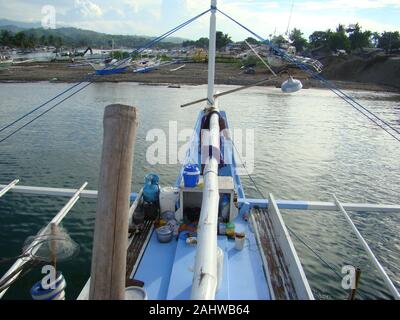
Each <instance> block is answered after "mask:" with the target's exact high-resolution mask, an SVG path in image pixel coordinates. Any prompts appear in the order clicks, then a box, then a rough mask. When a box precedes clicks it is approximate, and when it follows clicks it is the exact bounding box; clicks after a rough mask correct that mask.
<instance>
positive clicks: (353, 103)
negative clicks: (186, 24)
mask: <svg viewBox="0 0 400 320" xmlns="http://www.w3.org/2000/svg"><path fill="white" fill-rule="evenodd" d="M217 10H218V12H220V13H221V14H222V15H224V16H225V17H227V18H228V19H230V20H231V21H233V22H234V23H236V24H237V25H239V26H240V27H242V28H243V29H245V30H246V31H248V32H249V33H251V34H252V35H253V36H255V37H256V38H257V39H259V40H260V41H261V42H263V43H266V44H267V45H268V46H270V47H271V48H272V49H273V50H274V51H275V52H276V53H277V54H278V55H280V56H282V57H283V58H285V59H286V60H288V61H290V62H292V63H293V64H295V65H296V66H298V67H299V68H300V69H302V70H303V71H305V72H307V73H308V74H309V75H311V76H312V77H313V78H315V79H317V80H319V81H320V82H322V83H323V84H324V85H325V86H326V87H327V88H328V89H330V90H331V91H332V92H333V93H335V94H336V95H337V96H338V97H339V98H341V99H342V100H344V101H345V102H347V103H348V104H349V105H350V106H351V107H353V108H354V109H355V110H357V111H358V112H360V113H361V114H362V115H364V116H365V117H366V118H367V119H369V120H370V121H372V122H373V123H375V124H376V125H377V126H378V127H380V128H381V129H383V130H384V131H385V132H387V133H388V134H389V135H391V136H392V137H393V138H394V139H396V140H397V141H398V142H400V137H399V136H400V130H398V129H396V128H395V127H393V126H392V125H391V124H390V123H388V122H387V121H385V120H384V119H382V118H380V117H379V116H378V115H377V114H375V113H374V112H372V111H370V110H369V109H368V108H366V107H365V106H363V105H362V104H361V103H359V102H357V101H356V100H355V99H354V98H352V97H351V96H350V95H348V94H347V93H345V92H343V91H342V90H341V89H339V88H338V87H337V86H336V85H335V84H333V83H332V82H330V81H328V80H327V79H325V78H324V77H322V76H321V75H319V74H318V73H316V72H314V71H313V70H311V69H310V68H309V67H308V66H307V65H305V64H304V63H301V62H299V61H298V60H297V59H295V58H293V57H291V56H290V55H288V54H287V53H285V52H284V51H283V50H281V49H280V48H278V47H277V46H275V45H274V44H273V43H271V41H269V40H268V39H264V38H262V37H261V36H260V35H258V34H257V33H255V32H254V31H252V30H250V29H249V28H247V27H246V26H245V25H243V24H242V23H240V22H239V21H237V20H236V19H234V18H232V17H231V16H229V15H228V14H226V13H225V12H223V11H221V10H220V9H217ZM363 111H365V113H364V112H363ZM369 115H371V116H372V117H374V118H371V117H370V116H369ZM379 122H381V123H379ZM384 125H385V126H386V127H384ZM390 130H392V131H393V132H395V133H396V134H397V135H399V136H396V135H395V133H393V132H391V131H390Z"/></svg>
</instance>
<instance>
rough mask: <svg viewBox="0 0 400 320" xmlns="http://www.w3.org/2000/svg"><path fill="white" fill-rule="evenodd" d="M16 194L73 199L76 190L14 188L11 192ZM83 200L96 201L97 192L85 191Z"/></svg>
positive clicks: (82, 195)
mask: <svg viewBox="0 0 400 320" xmlns="http://www.w3.org/2000/svg"><path fill="white" fill-rule="evenodd" d="M5 187H6V186H5V185H0V188H5ZM9 191H10V192H15V193H24V194H34V195H38V196H57V197H72V196H73V195H74V194H75V192H76V190H75V189H68V188H49V187H33V186H14V187H13V188H11V189H10V190H9ZM80 197H81V198H89V199H96V198H97V190H83V191H82V193H81V194H80Z"/></svg>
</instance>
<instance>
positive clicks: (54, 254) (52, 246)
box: [50, 222, 57, 269]
mask: <svg viewBox="0 0 400 320" xmlns="http://www.w3.org/2000/svg"><path fill="white" fill-rule="evenodd" d="M50 235H51V240H50V255H51V264H52V265H53V267H54V269H56V264H57V240H56V237H57V225H56V224H55V223H54V222H53V223H52V224H51V225H50Z"/></svg>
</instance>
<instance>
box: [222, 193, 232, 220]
mask: <svg viewBox="0 0 400 320" xmlns="http://www.w3.org/2000/svg"><path fill="white" fill-rule="evenodd" d="M229 206H230V202H229V195H227V194H223V195H222V197H221V200H220V203H219V210H220V213H221V218H222V220H223V221H228V219H229Z"/></svg>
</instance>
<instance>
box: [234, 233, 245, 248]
mask: <svg viewBox="0 0 400 320" xmlns="http://www.w3.org/2000/svg"><path fill="white" fill-rule="evenodd" d="M245 240H246V236H245V235H236V236H235V249H236V250H239V251H240V250H243V248H244V242H245Z"/></svg>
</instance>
